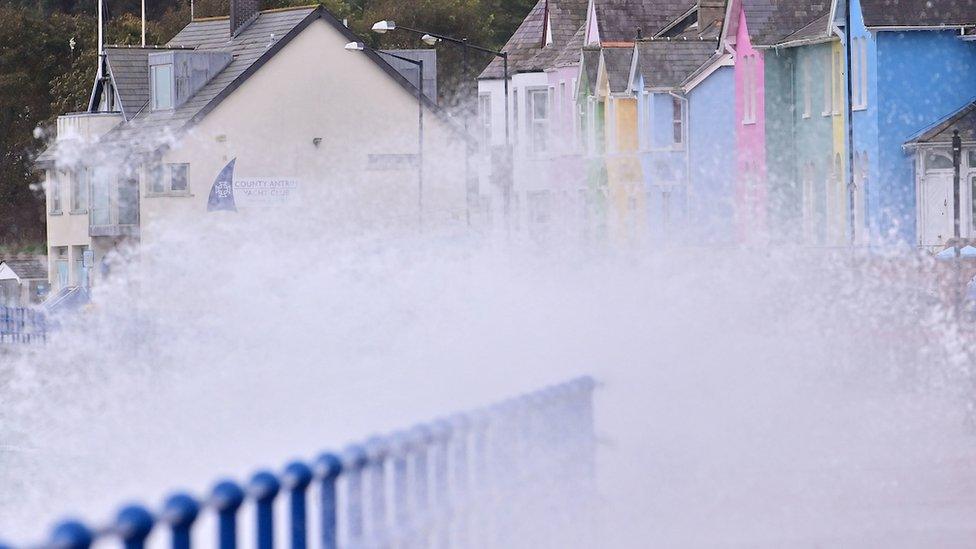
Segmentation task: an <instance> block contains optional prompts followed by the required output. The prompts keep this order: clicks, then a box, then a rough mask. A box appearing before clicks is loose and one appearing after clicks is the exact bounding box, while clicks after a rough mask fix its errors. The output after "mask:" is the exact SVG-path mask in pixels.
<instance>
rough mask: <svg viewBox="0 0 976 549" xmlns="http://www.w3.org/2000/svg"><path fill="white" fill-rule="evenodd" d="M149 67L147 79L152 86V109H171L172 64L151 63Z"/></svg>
mask: <svg viewBox="0 0 976 549" xmlns="http://www.w3.org/2000/svg"><path fill="white" fill-rule="evenodd" d="M150 69H151V71H150V75H149V81H150V86H151V88H152V108H153V110H154V111H156V110H160V109H172V108H173V65H171V64H166V65H153V66H151V67H150Z"/></svg>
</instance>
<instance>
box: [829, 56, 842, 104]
mask: <svg viewBox="0 0 976 549" xmlns="http://www.w3.org/2000/svg"><path fill="white" fill-rule="evenodd" d="M843 67H844V65H843V63H842V62H841V58H840V50H839V49H835V50H834V72H833V75H832V76H833V81H834V82H833V83H834V93H833V110H832V112H833V114H834V116H837V115H839V114H840V111H841V106H842V105H843V97H844V92H843V90H842V86H843V83H844V79H843V78H842V76H843V71H842V70H841V69H842V68H843Z"/></svg>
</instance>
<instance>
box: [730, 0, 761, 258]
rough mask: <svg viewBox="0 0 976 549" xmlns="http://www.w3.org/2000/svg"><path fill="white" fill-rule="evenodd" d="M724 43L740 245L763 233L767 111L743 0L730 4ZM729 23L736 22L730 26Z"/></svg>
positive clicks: (736, 214)
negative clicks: (730, 71)
mask: <svg viewBox="0 0 976 549" xmlns="http://www.w3.org/2000/svg"><path fill="white" fill-rule="evenodd" d="M726 20H727V21H729V22H730V24H729V25H727V26H726V29H727V32H728V34H729V36H726V37H725V38H726V40H727V43H728V44H729V45H730V46H731V49H732V51H733V52H734V54H733V57H734V62H735V77H734V80H735V98H734V101H735V162H734V166H735V174H734V175H733V177H735V185H734V195H733V196H734V200H735V203H734V208H735V223H734V227H735V231H736V237H737V239H738V241H739V242H759V241H762V240H764V236H765V233H766V211H767V207H768V204H767V202H768V196H769V192H768V189H767V187H766V116H765V115H766V109H765V101H764V99H765V94H764V87H765V78H764V76H765V65H764V61H763V52H762V51H760V50H757V49H756V48H754V47H753V44H752V39H751V37H750V35H749V22H748V20H747V18H746V12H745V10H744V9H743V1H742V0H733V1H732V2H730V3H729V13H728V16H727V19H726ZM731 22H735V23H734V24H731Z"/></svg>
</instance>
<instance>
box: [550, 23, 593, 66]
mask: <svg viewBox="0 0 976 549" xmlns="http://www.w3.org/2000/svg"><path fill="white" fill-rule="evenodd" d="M585 36H586V24H585V23H584V24H583V25H580V28H579V30H578V31H576V34H574V35H573V37H572V38H570V39H569V42H567V43H566V45H565V46H563V50H562V51H561V52H559V56H557V57H556V61H555V62H554V63H553V66H554V67H573V66H576V65H578V64H579V62H580V53H581V52H582V50H583V38H584V37H585Z"/></svg>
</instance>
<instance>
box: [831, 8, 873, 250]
mask: <svg viewBox="0 0 976 549" xmlns="http://www.w3.org/2000/svg"><path fill="white" fill-rule="evenodd" d="M833 31H834V34H836V35H837V37H838V38H840V39H841V40H842V41H843V45H844V72H845V76H846V78H845V80H846V81H847V94H846V97H845V103H846V104H845V106H844V117H845V120H844V126H845V129H846V130H847V131H846V132H845V133H846V134H847V135H846V136H845V138H846V139H845V140H846V145H847V147H846V148H847V169H846V170H845V174H844V175H845V176H846V179H847V201H848V204H847V205H848V208H847V210H848V224H849V225H850V227H849V228H850V230H849V231H848V236H849V239H850V245H851V249H853V248H854V244H855V243H856V242H857V231H856V228H855V225H854V223H855V217H856V216H855V213H854V212H855V205H854V197H855V193H856V188H855V185H854V104H853V102H852V99H853V93H854V85H853V82H852V80H851V77H852V75H851V4H850V0H845V2H844V31H843V33H841V31H840V29H839V28H838V27H837V25H833ZM865 213H867V212H865Z"/></svg>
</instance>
